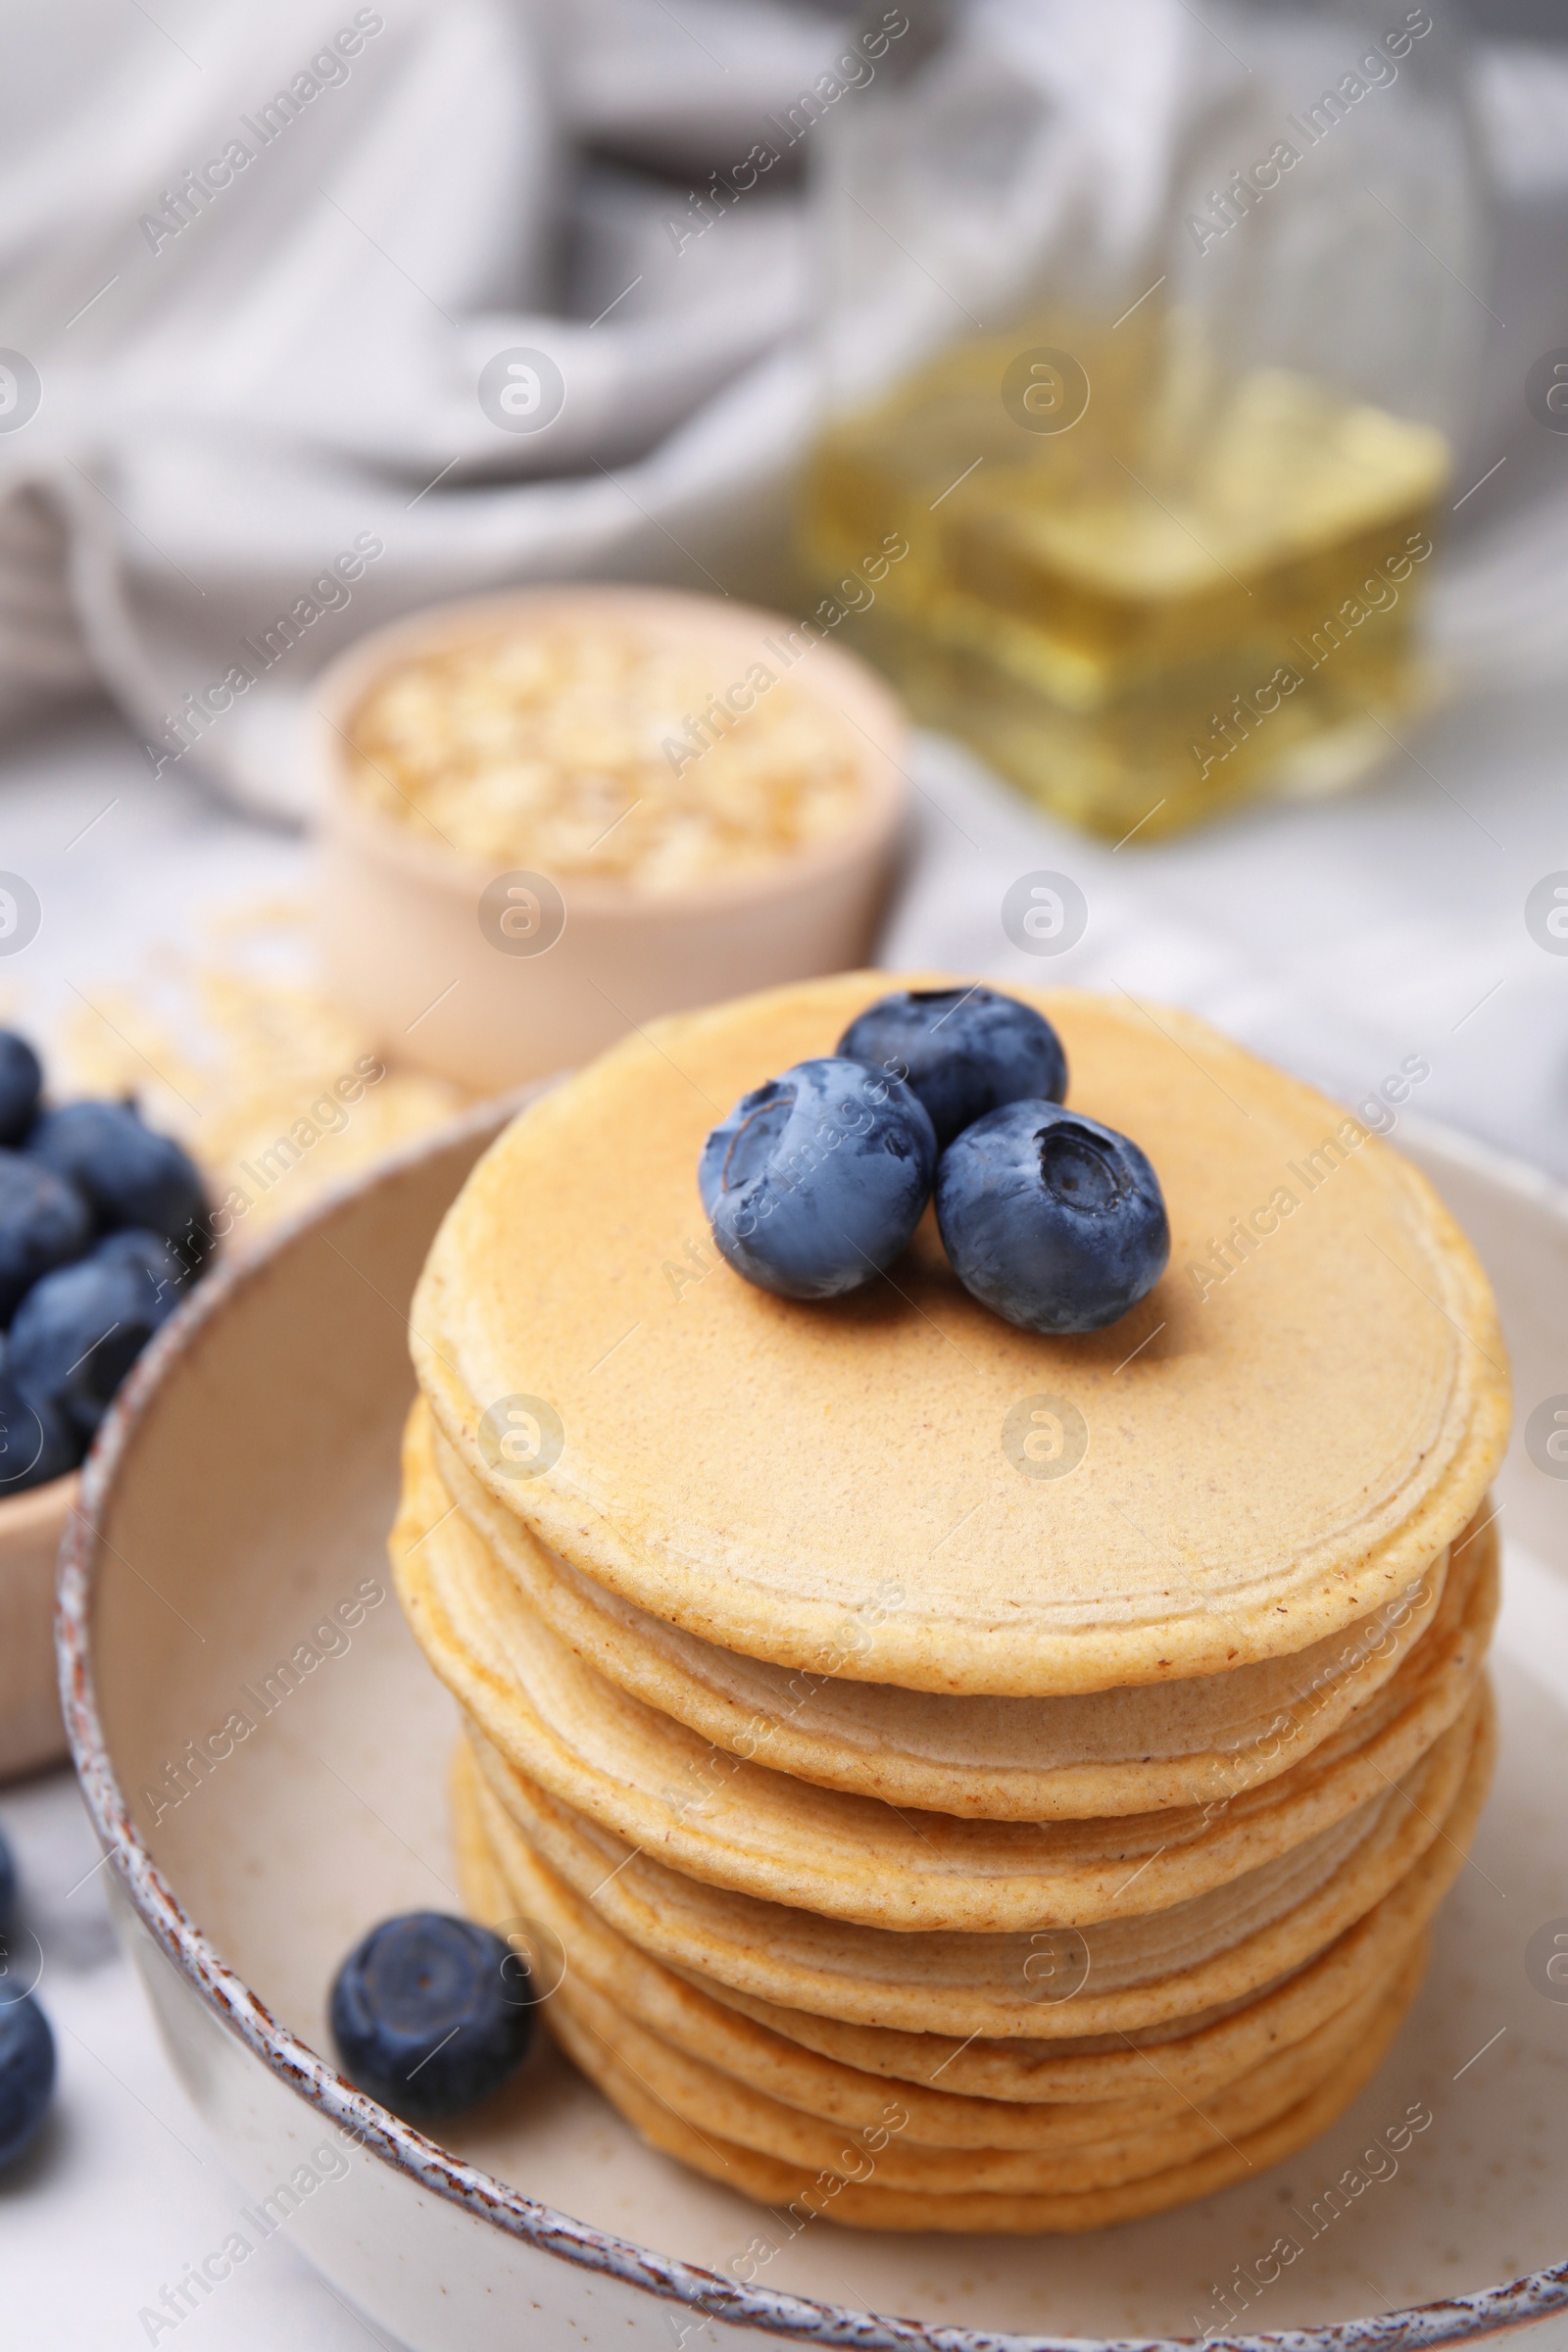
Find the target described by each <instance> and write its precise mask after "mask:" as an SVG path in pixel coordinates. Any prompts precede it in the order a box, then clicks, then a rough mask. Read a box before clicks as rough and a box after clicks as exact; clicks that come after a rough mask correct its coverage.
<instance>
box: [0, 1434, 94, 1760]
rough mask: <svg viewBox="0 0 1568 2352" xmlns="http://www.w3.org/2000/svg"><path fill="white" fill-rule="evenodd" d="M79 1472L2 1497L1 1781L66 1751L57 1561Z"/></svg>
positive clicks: (0, 1524) (53, 1758) (0, 1547)
mask: <svg viewBox="0 0 1568 2352" xmlns="http://www.w3.org/2000/svg"><path fill="white" fill-rule="evenodd" d="M76 1483H77V1482H76V1474H75V1472H74V1471H73V1472H72V1473H71V1475H70V1477H69V1478H53V1479H51V1480H50V1481H49V1484H48V1485H47V1486H45V1487H29V1488H28V1490H27V1491H26V1493H25V1494H24V1495H7V1496H6V1497H5V1498H4V1499H3V1500H0V1781H14V1780H20V1778H21V1777H22V1775H23V1774H24V1773H25V1772H41V1771H42V1769H43V1767H44V1766H45V1765H46V1764H57V1763H59V1761H60V1759H61V1757H62V1756H64V1755H65V1753H66V1746H67V1742H66V1727H65V1724H64V1722H63V1721H62V1719H61V1714H60V1690H59V1679H58V1677H57V1675H56V1673H55V1643H54V1615H55V1561H56V1559H57V1558H58V1556H59V1552H60V1539H61V1537H62V1536H63V1535H64V1534H65V1532H66V1522H67V1520H68V1519H69V1518H70V1517H71V1509H72V1505H73V1503H74V1501H75V1499H76Z"/></svg>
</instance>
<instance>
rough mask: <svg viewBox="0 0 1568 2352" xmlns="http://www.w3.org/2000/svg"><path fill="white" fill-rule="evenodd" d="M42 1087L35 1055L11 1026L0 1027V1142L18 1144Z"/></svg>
mask: <svg viewBox="0 0 1568 2352" xmlns="http://www.w3.org/2000/svg"><path fill="white" fill-rule="evenodd" d="M42 1087H43V1070H42V1068H41V1066H40V1064H39V1061H38V1056H37V1054H35V1053H34V1052H33V1050H32V1048H31V1047H30V1046H29V1045H28V1043H27V1041H26V1039H25V1037H19V1036H18V1035H17V1033H16V1031H15V1030H14V1029H0V1144H3V1145H8V1146H9V1145H11V1144H20V1143H21V1141H22V1139H23V1137H24V1136H25V1134H26V1132H27V1129H28V1128H29V1127H30V1126H31V1125H32V1121H33V1114H34V1113H35V1112H36V1110H37V1108H38V1096H39V1093H40V1091H41V1089H42Z"/></svg>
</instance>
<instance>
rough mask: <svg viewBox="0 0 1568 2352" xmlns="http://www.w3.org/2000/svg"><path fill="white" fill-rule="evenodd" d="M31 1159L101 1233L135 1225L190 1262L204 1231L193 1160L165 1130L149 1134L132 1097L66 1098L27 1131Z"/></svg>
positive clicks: (201, 1248)
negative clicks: (65, 1180) (67, 1183)
mask: <svg viewBox="0 0 1568 2352" xmlns="http://www.w3.org/2000/svg"><path fill="white" fill-rule="evenodd" d="M27 1151H28V1153H29V1155H30V1156H31V1157H32V1158H34V1159H39V1160H42V1162H43V1164H44V1166H45V1167H47V1168H53V1170H54V1171H55V1174H56V1175H57V1176H65V1177H69V1178H70V1180H71V1182H72V1183H73V1184H74V1185H75V1186H76V1188H77V1190H78V1191H79V1192H80V1193H82V1194H83V1195H84V1196H85V1197H86V1199H87V1201H89V1202H90V1203H91V1206H92V1208H93V1210H94V1211H95V1213H96V1215H97V1219H98V1223H99V1225H100V1226H101V1227H102V1228H103V1230H104V1231H105V1232H110V1231H113V1229H114V1228H115V1227H116V1226H119V1225H138V1226H141V1227H143V1228H144V1229H145V1230H146V1231H147V1232H149V1233H161V1234H162V1235H163V1236H164V1237H165V1239H166V1240H167V1241H171V1242H174V1243H177V1244H178V1246H179V1248H180V1250H182V1251H184V1252H185V1253H186V1255H187V1257H188V1258H189V1259H190V1260H191V1262H193V1263H199V1262H200V1260H201V1258H202V1257H203V1256H204V1255H205V1253H206V1250H207V1248H208V1245H209V1237H210V1226H209V1223H208V1211H207V1197H206V1195H205V1193H204V1192H203V1190H202V1180H201V1177H200V1176H199V1175H198V1173H197V1170H196V1163H195V1161H194V1160H193V1159H192V1158H191V1156H190V1154H189V1152H185V1151H182V1150H181V1148H180V1146H179V1145H178V1144H176V1143H175V1141H174V1139H173V1137H172V1136H170V1135H156V1134H155V1133H154V1132H153V1130H152V1128H150V1127H148V1126H146V1125H145V1124H144V1122H143V1120H142V1118H141V1114H140V1113H139V1112H138V1110H137V1109H136V1106H135V1104H134V1103H64V1104H62V1106H61V1107H60V1109H59V1110H46V1111H45V1112H44V1114H43V1116H42V1117H41V1118H40V1119H39V1121H38V1123H37V1125H36V1126H35V1127H34V1128H33V1130H32V1132H31V1134H30V1135H29V1136H28V1138H27Z"/></svg>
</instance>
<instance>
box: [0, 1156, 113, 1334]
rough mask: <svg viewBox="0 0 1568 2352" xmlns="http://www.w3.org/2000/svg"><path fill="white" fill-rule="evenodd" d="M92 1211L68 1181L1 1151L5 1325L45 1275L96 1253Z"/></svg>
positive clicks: (0, 1302)
mask: <svg viewBox="0 0 1568 2352" xmlns="http://www.w3.org/2000/svg"><path fill="white" fill-rule="evenodd" d="M92 1234H93V1221H92V1211H91V1209H90V1208H89V1207H88V1206H87V1203H86V1201H84V1200H83V1199H82V1197H81V1195H80V1194H79V1193H78V1192H77V1190H76V1188H75V1186H74V1185H73V1184H72V1183H70V1182H69V1181H68V1180H67V1179H66V1178H65V1177H62V1176H57V1175H55V1173H54V1172H53V1170H52V1169H50V1168H45V1167H40V1166H39V1164H38V1162H37V1161H36V1160H35V1159H32V1158H25V1157H24V1155H23V1154H22V1153H21V1152H7V1151H4V1150H0V1324H5V1323H9V1322H10V1320H11V1318H12V1316H13V1315H14V1314H15V1313H16V1311H17V1308H18V1307H19V1306H20V1304H21V1303H22V1300H23V1299H25V1296H26V1294H27V1292H28V1291H29V1290H30V1289H31V1288H32V1286H33V1284H34V1283H35V1282H36V1281H37V1280H38V1277H39V1276H40V1275H41V1274H52V1273H53V1272H54V1270H55V1268H56V1267H57V1266H64V1265H69V1264H70V1263H71V1260H72V1259H73V1258H76V1257H80V1256H81V1254H82V1252H83V1251H84V1250H89V1249H90V1248H91V1247H92Z"/></svg>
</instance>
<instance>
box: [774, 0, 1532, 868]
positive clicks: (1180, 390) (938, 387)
mask: <svg viewBox="0 0 1568 2352" xmlns="http://www.w3.org/2000/svg"><path fill="white" fill-rule="evenodd" d="M858 50H859V53H860V54H861V56H862V57H863V58H864V61H865V78H864V79H863V81H862V83H861V85H860V86H858V87H856V88H853V89H847V90H846V92H845V94H844V96H843V98H842V102H840V103H836V104H834V105H833V106H832V107H831V108H829V109H827V111H826V112H825V114H824V118H823V120H822V121H821V122H820V123H818V124H817V125H815V126H814V128H813V139H814V142H815V149H814V172H815V183H816V190H815V193H816V204H817V208H818V218H819V221H820V222H821V225H822V228H823V230H824V232H825V233H824V236H823V252H824V265H825V270H824V274H825V289H826V290H825V295H824V310H825V317H824V333H823V343H824V364H825V400H824V411H823V418H822V423H821V427H820V432H819V437H818V439H817V443H816V446H815V449H814V452H813V454H812V456H811V459H810V461H809V466H808V470H807V475H806V480H805V484H804V489H803V494H802V509H801V540H802V548H803V553H804V558H805V564H806V567H807V570H808V573H809V577H810V578H811V579H812V581H813V583H814V592H815V593H816V594H817V596H818V597H819V598H820V599H821V600H822V601H821V603H820V604H819V607H818V610H819V613H820V614H821V616H822V618H823V621H824V623H825V624H827V625H831V620H832V613H833V610H834V609H838V610H840V611H842V610H843V609H845V608H846V607H849V606H854V607H855V608H856V609H858V611H859V612H860V613H861V615H862V617H861V620H860V622H859V623H858V634H857V640H856V642H857V644H858V646H860V647H863V648H865V649H866V650H868V651H869V652H870V653H871V655H872V658H873V659H874V660H877V661H879V662H881V663H882V665H883V666H884V667H885V668H886V669H888V670H889V671H890V672H891V674H892V675H893V677H894V678H895V679H896V680H897V682H898V683H899V684H900V686H901V687H902V688H903V690H904V691H905V693H906V695H907V699H908V700H909V702H910V704H911V706H912V708H913V709H914V711H915V712H916V714H917V716H919V717H920V718H921V719H923V720H924V721H925V722H926V723H928V724H931V725H934V726H937V727H941V728H945V729H947V730H949V731H950V732H953V733H955V734H957V735H959V736H962V737H964V738H966V739H967V740H968V741H969V742H970V743H971V744H973V745H974V746H975V747H976V748H977V749H978V750H979V751H980V752H981V753H983V754H984V755H985V756H986V757H987V758H988V759H989V760H991V761H992V763H993V764H994V765H995V766H996V767H998V768H999V769H1000V770H1002V771H1003V773H1005V775H1007V776H1009V777H1011V778H1012V779H1013V780H1014V781H1015V782H1017V783H1018V784H1020V785H1021V786H1023V787H1024V789H1025V790H1027V791H1028V792H1029V793H1031V794H1033V795H1034V796H1035V797H1037V798H1038V799H1039V800H1040V801H1041V802H1042V803H1044V804H1045V805H1046V806H1047V807H1048V808H1050V809H1053V810H1054V811H1056V812H1057V813H1059V814H1061V815H1063V816H1066V817H1068V818H1070V819H1072V820H1074V821H1076V822H1078V823H1080V824H1083V825H1086V826H1089V827H1092V828H1093V829H1094V830H1096V831H1098V832H1101V833H1103V834H1106V835H1108V836H1109V837H1110V838H1112V839H1120V838H1122V837H1123V836H1124V835H1126V834H1127V833H1128V832H1129V831H1130V830H1132V829H1134V828H1136V829H1138V830H1139V831H1140V833H1141V835H1142V837H1144V838H1152V837H1153V836H1154V835H1155V834H1157V833H1161V832H1165V831H1167V830H1169V829H1171V828H1173V827H1176V826H1178V825H1181V824H1184V823H1187V822H1189V821H1190V820H1192V819H1193V818H1195V817H1197V816H1200V815H1201V814H1204V813H1206V812H1208V811H1210V810H1212V809H1217V808H1219V807H1222V806H1224V805H1227V804H1230V803H1234V802H1236V801H1239V800H1242V799H1244V798H1248V797H1250V796H1253V795H1255V794H1257V793H1260V792H1264V791H1276V792H1278V791H1296V792H1305V791H1314V790H1327V789H1330V788H1333V787H1335V786H1337V785H1339V784H1341V783H1344V782H1346V781H1348V780H1349V779H1350V778H1352V777H1354V776H1355V775H1357V774H1358V773H1360V772H1361V771H1362V770H1363V769H1364V768H1365V767H1366V766H1367V765H1369V764H1370V763H1371V762H1372V761H1373V760H1375V759H1377V758H1378V757H1379V756H1381V755H1382V754H1383V753H1384V752H1386V751H1387V749H1388V747H1389V734H1388V730H1389V729H1390V728H1391V727H1397V726H1398V725H1399V724H1400V721H1401V719H1402V717H1403V716H1404V715H1405V714H1407V713H1408V712H1409V711H1410V710H1411V708H1412V706H1413V705H1416V704H1417V703H1419V701H1420V700H1421V699H1422V697H1423V695H1424V694H1425V692H1426V691H1427V684H1426V681H1425V680H1424V678H1423V673H1422V665H1421V660H1420V655H1419V650H1418V633H1417V631H1416V630H1415V628H1414V627H1413V625H1412V624H1413V623H1414V621H1415V618H1416V615H1417V612H1418V608H1419V601H1420V595H1421V590H1422V586H1423V583H1424V581H1425V578H1426V577H1427V575H1428V572H1429V570H1430V567H1431V557H1432V551H1433V546H1434V541H1435V538H1436V534H1437V529H1438V522H1439V517H1440V515H1443V514H1446V511H1447V496H1446V493H1447V492H1448V484H1449V478H1450V473H1451V459H1452V450H1453V442H1454V435H1455V432H1456V429H1457V428H1458V426H1459V424H1460V422H1461V419H1462V415H1463V411H1464V408H1465V405H1466V401H1467V397H1468V391H1469V379H1470V376H1471V373H1472V370H1473V364H1474V359H1475V356H1476V352H1477V348H1478V343H1479V328H1480V324H1481V322H1482V321H1483V320H1484V319H1485V316H1486V309H1485V305H1484V303H1483V302H1482V300H1481V298H1480V295H1479V294H1478V293H1477V292H1476V291H1475V289H1476V288H1477V287H1478V286H1479V285H1480V284H1481V275H1480V272H1481V269H1482V266H1483V261H1482V252H1481V242H1480V221H1479V208H1478V203H1477V197H1476V189H1475V179H1474V173H1473V170H1472V163H1471V142H1470V135H1469V128H1468V123H1467V119H1466V115H1465V110H1464V105H1463V100H1462V78H1461V76H1462V67H1463V62H1464V53H1463V47H1462V35H1461V31H1460V28H1459V25H1458V23H1457V21H1456V19H1455V18H1454V16H1452V15H1451V14H1450V13H1449V12H1448V11H1447V10H1446V8H1445V7H1444V5H1443V0H1428V4H1427V5H1423V6H1420V7H1413V8H1407V7H1405V6H1404V5H1403V0H1377V4H1374V0H1203V5H1202V7H1201V10H1200V9H1198V8H1190V7H1188V6H1187V5H1185V0H1087V4H1086V0H899V4H898V5H894V6H884V5H883V0H871V5H870V7H869V8H868V9H867V10H866V11H865V13H864V15H863V16H862V19H861V22H860V29H859V34H858ZM900 548H903V549H905V550H907V552H905V553H899V552H898V550H899V549H900Z"/></svg>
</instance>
